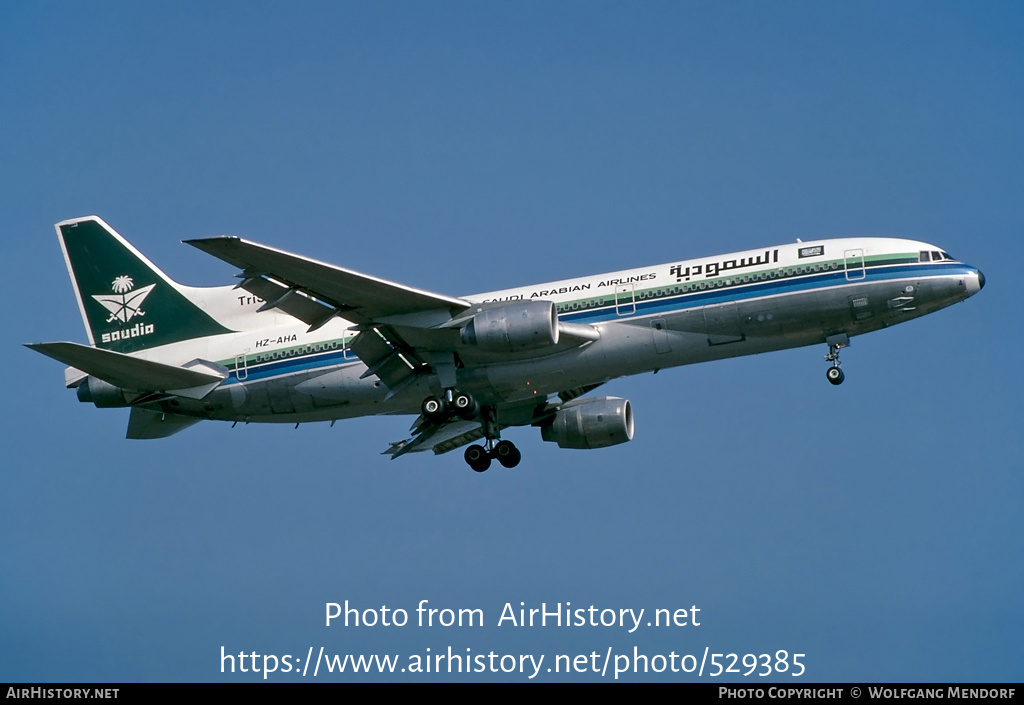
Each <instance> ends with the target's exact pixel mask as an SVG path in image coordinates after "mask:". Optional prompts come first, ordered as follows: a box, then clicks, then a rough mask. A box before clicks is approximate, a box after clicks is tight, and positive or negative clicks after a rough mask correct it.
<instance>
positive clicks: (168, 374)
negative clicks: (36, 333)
mask: <svg viewBox="0 0 1024 705" xmlns="http://www.w3.org/2000/svg"><path fill="white" fill-rule="evenodd" d="M26 347H28V348H31V349H33V350H35V351H36V352H40V353H42V354H43V355H46V356H47V357H52V358H53V359H54V360H59V361H60V362H63V363H64V364H66V365H71V366H72V367H74V368H76V369H79V370H81V371H82V372H85V373H87V374H90V375H92V376H93V377H97V378H99V379H101V380H103V381H104V382H108V383H110V384H112V385H114V386H115V387H121V388H123V389H131V390H134V391H138V392H171V393H176V394H181V395H182V396H192V395H191V394H189V392H190V391H191V390H199V391H201V395H205V394H206V393H208V392H209V391H210V390H211V389H213V388H214V387H216V386H217V385H219V384H220V383H221V382H222V381H224V380H225V379H226V378H227V374H226V372H222V371H219V370H217V369H216V368H215V367H213V366H212V365H210V364H209V363H207V364H204V365H201V367H202V369H203V371H199V370H198V369H188V368H185V367H175V366H174V365H165V364H163V363H162V362H152V361H150V360H143V359H141V358H137V357H132V356H131V355H125V354H124V353H119V352H114V351H113V350H103V349H101V348H93V347H89V346H88V345H80V344H78V343H34V344H30V345H27V346H26Z"/></svg>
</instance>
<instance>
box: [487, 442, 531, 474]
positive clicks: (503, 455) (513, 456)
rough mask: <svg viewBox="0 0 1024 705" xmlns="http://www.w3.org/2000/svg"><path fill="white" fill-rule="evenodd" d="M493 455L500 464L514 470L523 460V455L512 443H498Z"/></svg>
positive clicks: (492, 452)
mask: <svg viewBox="0 0 1024 705" xmlns="http://www.w3.org/2000/svg"><path fill="white" fill-rule="evenodd" d="M491 454H492V455H493V456H494V457H495V458H496V459H497V461H498V462H499V463H501V464H502V465H504V466H505V467H507V468H514V467H515V466H516V465H519V461H520V460H522V459H523V456H522V453H520V452H519V449H518V448H516V447H515V444H513V443H512V441H498V444H497V445H496V446H494V450H493V451H491Z"/></svg>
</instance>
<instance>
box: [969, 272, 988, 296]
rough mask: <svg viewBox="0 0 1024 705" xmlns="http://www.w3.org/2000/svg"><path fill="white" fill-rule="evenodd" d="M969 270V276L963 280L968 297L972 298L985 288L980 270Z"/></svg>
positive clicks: (983, 276) (983, 277)
mask: <svg viewBox="0 0 1024 705" xmlns="http://www.w3.org/2000/svg"><path fill="white" fill-rule="evenodd" d="M971 270H972V271H971V274H969V275H968V276H967V279H966V280H965V283H966V284H967V295H968V296H974V295H975V294H977V293H978V292H979V291H981V290H982V289H984V288H985V275H984V274H982V273H981V270H980V269H974V268H973V267H972V268H971Z"/></svg>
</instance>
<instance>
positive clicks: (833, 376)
mask: <svg viewBox="0 0 1024 705" xmlns="http://www.w3.org/2000/svg"><path fill="white" fill-rule="evenodd" d="M825 377H826V378H828V381H829V382H831V383H832V384H842V383H843V380H844V379H846V375H844V374H843V371H842V370H841V369H839V368H838V367H829V368H828V369H827V370H825Z"/></svg>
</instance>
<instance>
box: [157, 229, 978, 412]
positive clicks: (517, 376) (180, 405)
mask: <svg viewBox="0 0 1024 705" xmlns="http://www.w3.org/2000/svg"><path fill="white" fill-rule="evenodd" d="M933 253H934V255H933ZM933 257H934V259H933ZM983 284H984V279H983V277H982V275H981V274H980V272H979V271H978V270H977V269H975V268H973V267H970V266H968V265H965V264H963V263H961V262H958V261H956V260H953V259H952V258H950V257H949V256H948V255H945V254H944V253H942V250H941V249H940V248H938V247H935V246H934V245H930V244H928V243H924V242H917V241H911V240H901V239H889V238H851V239H842V240H824V241H816V242H798V243H791V244H786V245H778V246H772V247H768V248H764V249H758V250H753V251H748V252H738V253H731V254H727V255H720V256H716V257H709V258H701V259H695V260H684V261H678V262H669V263H665V264H661V265H655V266H651V267H641V268H637V269H631V270H626V271H621V272H612V273H608V274H602V275H597V276H590V277H581V278H576V279H568V280H564V281H557V282H549V283H545V284H540V285H534V286H527V287H518V288H513V289H505V290H501V291H495V292H488V293H484V294H479V295H473V296H466V297H463V298H464V299H466V300H468V301H470V302H473V303H474V304H477V305H479V306H480V307H482V308H485V307H488V306H491V307H493V306H500V305H502V304H506V303H508V302H516V301H524V300H548V301H553V302H554V303H555V305H556V310H557V312H558V317H559V319H560V320H561V321H565V322H569V323H585V324H589V325H592V326H594V327H596V328H597V329H598V330H599V331H600V339H599V340H596V341H593V342H590V343H588V344H586V345H583V346H573V347H569V348H568V349H564V350H559V349H558V347H559V346H555V348H554V349H552V350H550V351H547V352H545V351H544V350H535V351H532V352H529V353H520V354H503V355H494V356H493V358H494V359H492V360H490V361H488V362H487V364H482V365H481V364H477V365H473V366H471V367H463V368H460V369H458V370H457V372H456V374H457V386H458V388H459V389H462V390H465V391H467V392H470V393H472V394H473V395H474V396H475V397H477V398H478V399H479V400H481V402H484V403H487V402H491V401H493V402H494V403H499V404H500V403H508V402H514V401H519V400H528V399H530V398H536V399H538V400H543V399H545V398H546V397H547V396H548V395H552V394H557V393H559V392H562V391H564V390H568V389H575V388H581V387H589V386H593V385H597V384H600V383H603V382H606V381H608V380H610V379H613V378H616V377H622V376H626V375H632V374H638V373H642V372H651V371H656V370H660V369H665V368H668V367H676V366H679V365H686V364H692V363H697V362H706V361H709V360H717V359H722V358H727V357H735V356H740V355H749V354H754V353H762V352H768V351H772V350H780V349H785V348H792V347H798V346H804V345H811V344H817V343H824V342H825V341H826V339H828V338H830V337H832V336H842V335H846V336H850V337H852V336H855V335H860V334H862V333H867V332H870V331H873V330H878V329H880V328H884V327H887V326H890V325H893V324H896V323H900V322H903V321H907V320H910V319H912V318H917V317H919V316H922V315H924V314H926V313H930V312H932V311H936V310H938V309H940V308H943V307H946V306H949V305H951V304H953V303H956V302H958V301H961V300H963V299H965V298H967V297H969V296H971V295H972V294H974V293H976V292H977V291H978V290H979V289H980V288H981V286H983ZM234 298H235V300H236V301H237V304H236V305H237V306H238V311H236V312H234V313H235V315H239V314H241V315H244V316H248V315H252V316H261V317H264V320H265V319H269V318H273V319H275V320H274V325H271V326H269V327H262V328H260V329H258V330H255V331H252V332H243V333H235V334H226V335H221V336H215V337H212V338H209V339H208V345H209V349H208V350H207V351H206V356H207V357H208V358H209V359H213V360H216V361H218V362H219V363H220V364H222V365H224V366H225V367H227V368H229V369H230V370H231V377H230V378H229V379H228V380H226V381H225V383H224V384H223V385H221V387H220V388H218V389H216V390H215V391H214V392H213V393H212V394H210V395H209V396H208V397H207V398H205V399H203V400H201V401H193V400H187V399H179V400H172V401H171V402H170V404H171V405H172V408H173V409H174V411H176V412H177V413H186V414H198V415H201V416H203V417H205V418H211V419H222V420H242V421H246V422H306V421H321V420H331V419H341V418H351V417H356V416H363V415H367V414H417V413H419V404H420V401H421V400H422V399H423V397H424V396H425V395H427V394H431V393H433V394H437V393H439V392H440V387H439V384H438V381H437V377H436V376H435V377H430V376H425V377H423V378H421V379H419V380H418V381H417V382H416V383H415V384H413V385H410V386H407V387H405V388H404V389H403V390H401V391H400V392H399V393H397V394H394V395H392V396H390V398H388V397H389V390H388V388H387V387H386V386H385V385H383V384H381V382H380V380H379V379H377V378H376V377H375V376H373V375H371V376H369V377H362V378H361V375H363V373H364V372H365V371H366V365H365V364H363V363H362V362H361V361H360V360H359V359H358V358H357V357H356V356H355V354H354V353H353V352H352V350H351V348H350V347H349V344H350V343H351V341H352V339H353V337H354V336H355V335H356V331H354V330H352V328H353V325H352V324H351V323H350V322H348V321H345V320H343V319H340V318H339V319H335V320H334V321H332V322H331V323H330V324H328V325H326V326H324V327H323V328H320V329H319V330H316V331H314V332H312V333H308V332H306V329H307V326H305V325H303V324H302V323H300V322H297V321H295V320H294V319H291V318H290V317H288V316H284V315H282V314H274V313H272V312H262V313H256V312H257V310H258V309H259V308H260V307H261V306H262V305H263V304H264V303H265V302H264V301H263V300H262V299H259V298H256V297H254V296H252V295H250V294H247V293H246V292H245V291H242V290H238V291H237V295H236V296H235V297H234ZM180 346H181V347H182V348H183V349H184V348H185V345H184V344H181V345H180ZM175 347H176V346H175V345H171V346H165V348H161V349H157V350H153V351H149V354H148V355H147V354H145V353H143V354H144V355H145V356H147V357H151V359H156V360H160V361H165V362H170V363H172V364H181V363H183V362H186V361H187V360H185V359H176V357H175V355H174V348H175ZM187 350H188V352H184V353H183V354H181V355H179V356H178V357H183V358H184V357H187V358H189V359H191V358H192V357H195V349H194V347H192V346H189V347H188V348H187ZM158 352H159V354H157V353H158ZM164 403H167V402H164ZM508 420H509V421H512V420H513V419H508ZM517 420H520V421H521V419H517Z"/></svg>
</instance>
